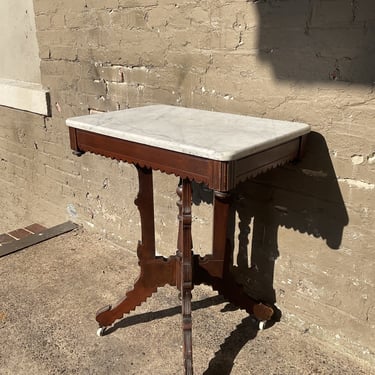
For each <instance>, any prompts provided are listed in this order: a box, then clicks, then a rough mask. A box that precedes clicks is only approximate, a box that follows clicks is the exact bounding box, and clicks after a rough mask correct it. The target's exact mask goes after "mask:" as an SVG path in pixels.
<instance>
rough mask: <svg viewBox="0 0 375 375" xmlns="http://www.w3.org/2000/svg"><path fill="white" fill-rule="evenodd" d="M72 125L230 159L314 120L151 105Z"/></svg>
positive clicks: (87, 118)
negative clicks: (291, 120)
mask: <svg viewBox="0 0 375 375" xmlns="http://www.w3.org/2000/svg"><path fill="white" fill-rule="evenodd" d="M66 123H67V125H68V126H70V127H73V128H77V129H82V130H87V131H90V132H94V133H98V134H103V135H108V136H111V137H115V138H120V139H124V140H127V141H132V142H137V143H142V144H147V145H150V146H155V147H160V148H163V149H167V150H172V151H177V152H182V153H185V154H190V155H195V156H200V157H203V158H208V159H213V160H219V161H229V160H236V159H239V158H242V157H244V156H247V155H250V154H253V153H256V152H259V151H263V150H265V149H268V148H270V147H273V146H276V145H278V144H281V143H284V142H286V141H288V140H291V139H294V138H296V137H298V136H301V135H303V134H306V133H308V132H309V131H310V126H309V125H306V124H303V123H298V122H289V121H279V120H270V119H265V118H256V117H250V116H242V115H233V114H229V113H221V112H210V111H203V110H198V109H191V108H183V107H175V106H168V105H152V106H146V107H138V108H132V109H126V110H121V111H114V112H106V113H99V114H94V115H87V116H81V117H73V118H69V119H67V120H66Z"/></svg>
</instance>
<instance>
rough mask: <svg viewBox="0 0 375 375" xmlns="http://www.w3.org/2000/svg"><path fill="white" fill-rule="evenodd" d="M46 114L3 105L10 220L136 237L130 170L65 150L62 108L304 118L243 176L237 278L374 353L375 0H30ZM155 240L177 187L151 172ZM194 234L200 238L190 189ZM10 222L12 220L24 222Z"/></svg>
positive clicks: (69, 111) (206, 224)
mask: <svg viewBox="0 0 375 375" xmlns="http://www.w3.org/2000/svg"><path fill="white" fill-rule="evenodd" d="M34 7H35V13H36V23H37V29H38V41H39V48H40V55H41V59H42V62H41V72H42V81H43V84H44V86H46V87H48V88H49V89H50V90H51V103H52V117H51V118H45V119H44V118H41V117H39V116H36V115H31V114H27V113H22V112H18V111H14V110H11V109H6V108H2V109H0V112H1V120H0V121H1V126H0V166H1V168H2V174H1V176H0V181H1V185H2V189H3V191H4V192H3V193H2V195H1V197H0V204H1V208H2V211H4V212H5V217H4V218H3V219H2V221H4V228H3V231H6V230H8V229H12V228H7V226H9V227H10V226H11V225H12V223H15V222H17V227H19V225H18V224H21V223H19V221H25V224H27V222H30V220H32V221H33V222H34V221H37V222H40V223H42V224H50V223H58V222H61V221H62V220H65V219H67V218H71V219H73V220H76V221H77V222H79V223H82V224H84V225H85V226H86V227H88V228H92V230H95V231H100V232H102V233H103V235H105V236H107V237H108V238H112V239H114V240H116V241H121V243H123V244H124V245H125V246H128V247H130V248H134V249H135V244H136V241H137V240H138V238H139V216H138V213H137V211H136V209H135V207H134V205H133V199H134V196H135V194H136V190H137V180H136V175H135V171H134V168H132V167H130V166H128V165H125V164H123V163H117V162H115V161H111V160H106V159H104V158H100V157H96V156H95V157H94V156H92V155H84V156H83V157H81V158H75V157H73V156H72V155H71V153H70V150H69V143H68V136H67V130H66V127H65V119H66V118H67V117H70V116H75V115H81V114H87V113H90V112H92V111H109V110H117V109H124V108H129V107H134V106H140V105H145V104H151V103H165V104H173V105H182V106H187V107H195V108H203V109H209V110H216V111H223V112H232V113H241V114H249V115H253V116H262V117H269V118H277V119H285V120H296V121H302V122H307V123H309V124H311V126H312V128H313V134H312V135H311V137H310V141H309V144H308V150H307V155H306V157H305V159H304V160H303V161H302V162H301V163H300V164H298V165H289V166H286V167H284V168H279V169H277V170H274V171H272V172H270V173H267V174H265V175H263V176H259V177H258V178H257V179H256V180H255V181H252V182H249V183H246V184H243V185H242V186H241V187H239V189H238V190H237V192H236V194H235V204H234V208H235V211H236V213H235V215H234V222H233V233H234V234H233V241H234V242H235V246H236V256H235V268H234V272H235V273H236V275H237V277H238V278H239V280H240V281H241V282H242V283H244V284H245V285H246V286H247V287H248V289H249V290H250V291H252V292H253V293H255V294H256V295H257V296H258V297H259V298H263V299H266V300H268V301H271V302H276V304H277V306H278V307H279V308H280V310H281V312H282V319H284V320H286V321H288V322H289V323H290V324H291V325H294V326H295V327H297V328H298V329H300V330H301V332H303V333H305V334H312V335H314V336H318V337H320V338H322V339H324V340H326V341H327V342H330V343H332V344H333V345H337V348H338V349H339V350H345V351H348V352H349V353H352V354H355V355H357V356H359V357H360V358H363V359H365V360H367V361H373V362H374V363H375V360H374V355H375V354H374V347H375V341H374V340H375V339H374V337H375V335H374V334H373V332H374V330H375V291H374V284H375V276H374V272H373V268H374V260H373V250H374V248H373V245H372V244H373V243H374V239H375V226H374V224H373V223H374V206H375V203H374V201H375V200H374V193H375V130H374V128H375V120H374V117H375V94H374V82H375V70H374V69H373V67H374V66H375V51H374V47H373V40H374V36H375V3H374V2H373V1H372V0H354V1H353V0H332V1H324V0H299V1H297V0H284V1H276V0H273V1H271V0H270V1H245V0H241V1H240V0H236V1H235V0H233V1H230V0H215V1H214V0H210V1H208V0H207V1H198V0H189V1H186V0H185V1H180V0H175V1H169V0H143V1H142V0H139V1H136V0H107V1H98V0H60V1H59V2H51V1H47V0H34ZM155 179H156V185H157V188H156V203H157V207H156V226H157V229H158V238H157V241H158V246H159V251H160V252H161V253H164V252H167V251H166V250H168V249H169V248H170V243H175V233H172V232H173V230H171V229H170V228H174V225H175V222H176V213H177V212H176V208H175V200H176V198H175V194H174V189H175V184H176V179H175V178H174V177H172V176H163V175H161V174H159V173H156V176H155ZM195 194H196V200H197V201H199V200H201V201H202V202H201V204H200V205H199V206H196V207H194V211H193V213H194V227H193V230H194V235H195V241H194V245H195V247H196V248H197V249H201V250H202V251H203V252H204V251H206V249H207V248H209V240H208V239H207V237H208V236H207V233H210V231H211V229H210V223H211V219H210V216H209V214H210V207H209V204H207V203H205V200H206V199H205V194H204V192H203V191H199V190H197V191H196V193H195ZM22 224H23V223H22Z"/></svg>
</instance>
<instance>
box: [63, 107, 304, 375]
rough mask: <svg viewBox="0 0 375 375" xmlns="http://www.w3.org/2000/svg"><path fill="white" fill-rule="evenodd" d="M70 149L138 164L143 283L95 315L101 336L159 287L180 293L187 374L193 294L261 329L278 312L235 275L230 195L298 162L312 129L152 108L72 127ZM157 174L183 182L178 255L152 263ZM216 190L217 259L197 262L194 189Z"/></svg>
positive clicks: (73, 121)
mask: <svg viewBox="0 0 375 375" xmlns="http://www.w3.org/2000/svg"><path fill="white" fill-rule="evenodd" d="M67 125H68V126H69V132H70V142H71V147H72V149H73V150H74V153H75V154H76V155H81V154H82V153H85V152H92V153H94V154H99V155H103V156H106V157H109V158H113V159H116V160H122V161H125V162H128V163H131V164H134V165H135V167H136V168H137V171H138V179H139V192H138V196H137V198H136V200H135V204H136V205H137V206H138V209H139V212H140V218H141V238H142V239H141V241H140V242H139V244H138V250H137V254H138V258H139V266H140V276H139V277H138V279H137V280H136V281H135V284H134V287H133V289H132V290H130V291H128V292H126V293H125V296H124V298H123V299H122V300H120V301H119V302H117V303H116V304H115V305H114V306H106V307H104V308H102V309H100V310H99V311H98V312H97V314H96V320H97V321H98V323H99V326H100V332H103V330H104V329H105V328H106V327H109V326H111V325H112V324H113V323H114V322H115V321H116V320H118V319H121V318H123V316H124V314H127V313H129V312H130V311H131V310H134V309H135V308H136V306H139V305H140V304H141V303H143V302H144V301H145V300H146V299H147V298H148V297H150V296H151V295H152V294H153V293H154V292H156V290H157V288H158V287H161V286H164V285H166V284H170V285H172V286H176V287H177V288H178V289H179V291H180V293H181V297H182V331H183V343H184V345H183V355H184V366H185V374H192V373H193V361H192V332H191V329H192V319H191V292H192V289H193V287H194V285H198V284H201V283H205V284H208V285H211V286H212V288H213V289H214V290H217V291H218V293H219V294H221V295H223V296H224V297H225V298H226V299H227V300H228V301H230V302H232V303H234V304H235V305H236V306H238V307H240V308H242V309H245V310H246V311H247V312H248V313H249V314H252V315H254V316H255V317H256V318H257V319H258V320H259V321H267V320H270V319H271V318H272V315H273V313H274V310H273V308H272V307H270V306H268V305H267V304H265V303H262V302H260V301H256V300H254V299H252V298H251V297H250V296H248V295H247V294H245V292H244V291H243V289H242V287H241V286H240V285H238V284H237V283H236V281H235V280H234V278H233V276H232V275H231V273H230V271H229V270H230V265H231V260H232V248H231V245H230V241H228V239H227V225H228V217H229V208H230V192H231V190H232V189H233V188H234V187H235V186H236V185H237V184H238V183H239V182H241V181H244V180H246V179H248V178H251V177H253V176H255V175H257V174H259V173H261V172H264V171H266V170H268V169H270V168H273V167H276V166H278V165H281V164H283V163H286V162H289V161H291V160H294V159H298V158H300V157H301V155H302V152H303V148H304V144H305V140H306V137H307V134H308V133H309V131H310V127H309V126H308V125H306V124H302V123H297V122H287V121H277V120H269V119H263V118H254V117H249V116H240V115H233V114H228V113H219V112H210V111H203V110H197V109H189V108H182V107H175V106H167V105H152V106H146V107H140V108H133V109H126V110H122V111H116V112H107V113H100V114H94V115H88V116H81V117H75V118H70V119H68V120H67ZM152 170H160V171H162V172H165V173H168V174H175V175H176V176H179V177H180V184H179V186H178V188H177V194H178V196H179V202H178V203H177V205H178V210H179V214H178V219H179V227H178V241H177V242H178V243H177V252H176V254H175V255H171V256H170V257H168V258H164V257H161V256H156V255H155V230H154V202H153V182H152ZM193 180H194V181H196V182H198V183H204V184H206V185H207V186H208V187H209V188H210V189H212V190H213V202H214V203H213V239H212V253H211V254H209V255H205V256H204V257H201V256H199V255H197V254H194V251H193V248H192V236H191V222H192V218H191V217H192V216H191V206H192V193H191V182H192V181H193Z"/></svg>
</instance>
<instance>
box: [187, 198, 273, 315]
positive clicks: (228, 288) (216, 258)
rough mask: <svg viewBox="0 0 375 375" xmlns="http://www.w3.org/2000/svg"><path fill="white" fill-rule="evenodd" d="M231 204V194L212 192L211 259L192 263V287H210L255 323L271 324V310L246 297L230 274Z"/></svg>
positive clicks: (197, 260) (199, 259) (231, 251)
mask: <svg viewBox="0 0 375 375" xmlns="http://www.w3.org/2000/svg"><path fill="white" fill-rule="evenodd" d="M230 204H231V198H230V193H223V192H214V218H213V219H214V220H213V242H212V255H206V256H205V257H203V258H198V259H196V260H195V261H194V265H195V268H196V270H195V273H194V276H195V279H194V283H195V284H197V283H205V284H208V285H211V286H212V288H213V289H214V290H217V291H218V292H219V294H221V295H222V296H224V298H226V299H227V300H228V301H229V302H231V303H233V304H234V305H236V306H237V307H239V308H241V309H244V310H246V311H247V312H248V313H249V314H251V315H254V316H255V317H256V318H257V319H258V320H260V321H266V320H270V319H271V317H272V315H273V314H274V310H273V309H272V308H271V307H270V306H267V305H265V304H263V303H261V302H259V301H256V300H254V299H253V298H251V297H250V296H248V295H247V294H246V293H245V291H244V290H243V287H242V286H241V285H239V284H237V282H236V280H235V279H234V277H233V275H232V273H231V272H230V268H231V265H232V254H233V248H232V245H231V242H230V240H229V239H228V219H229V210H230Z"/></svg>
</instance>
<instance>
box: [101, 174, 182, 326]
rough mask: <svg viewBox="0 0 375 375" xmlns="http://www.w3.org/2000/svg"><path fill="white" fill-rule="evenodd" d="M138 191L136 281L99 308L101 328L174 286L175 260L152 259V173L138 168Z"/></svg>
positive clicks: (153, 238)
mask: <svg viewBox="0 0 375 375" xmlns="http://www.w3.org/2000/svg"><path fill="white" fill-rule="evenodd" d="M137 171H138V179H139V192H138V196H137V198H136V200H135V204H136V205H137V207H138V209H139V213H140V218H141V233H142V237H141V238H142V240H141V241H140V242H139V243H138V249H137V254H138V259H139V265H140V268H141V270H140V276H139V277H138V279H137V280H136V281H135V284H134V287H133V289H131V290H130V291H128V292H126V294H125V297H124V298H122V299H121V300H120V301H119V302H118V303H117V304H116V305H114V306H113V307H112V306H111V305H109V306H105V307H103V308H102V309H100V310H99V311H98V312H97V314H96V320H97V321H98V323H99V326H100V327H108V326H110V325H112V324H113V323H114V322H115V321H116V320H117V319H121V318H122V317H123V315H124V314H127V313H129V312H130V311H132V310H134V309H135V308H136V307H137V306H139V305H141V304H142V303H143V302H144V301H146V299H147V298H148V297H150V296H151V295H152V294H153V293H155V292H156V290H157V288H158V287H161V286H164V285H166V284H170V285H176V268H177V265H176V263H177V259H176V257H169V258H167V259H166V258H164V257H160V256H157V257H156V256H155V229H154V198H153V182H152V170H151V169H147V168H141V167H137Z"/></svg>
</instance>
